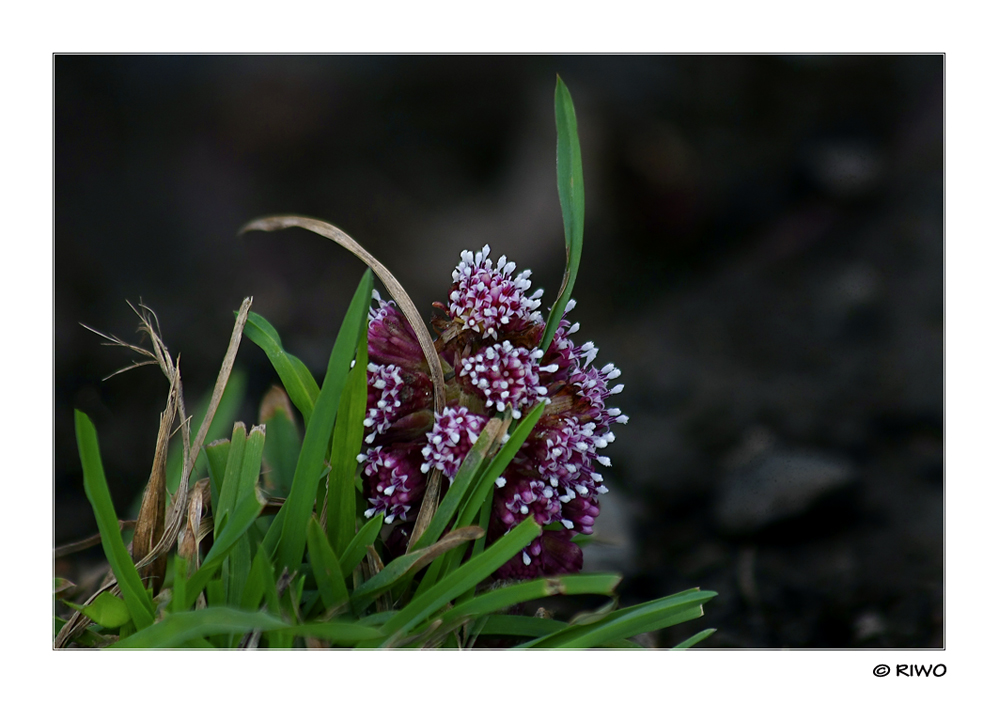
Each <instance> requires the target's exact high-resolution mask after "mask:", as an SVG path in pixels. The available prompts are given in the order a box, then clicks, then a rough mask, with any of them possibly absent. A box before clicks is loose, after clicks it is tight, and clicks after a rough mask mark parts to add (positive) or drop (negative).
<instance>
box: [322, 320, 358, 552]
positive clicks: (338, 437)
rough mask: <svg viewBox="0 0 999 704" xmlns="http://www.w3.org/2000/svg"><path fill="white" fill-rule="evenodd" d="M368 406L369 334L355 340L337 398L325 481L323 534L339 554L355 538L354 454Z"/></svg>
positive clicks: (355, 457)
mask: <svg viewBox="0 0 999 704" xmlns="http://www.w3.org/2000/svg"><path fill="white" fill-rule="evenodd" d="M367 406H368V336H367V334H361V335H360V336H358V339H357V356H356V357H355V362H354V368H353V369H351V370H350V373H349V374H348V375H347V384H346V386H345V387H344V390H343V396H341V398H340V408H339V410H337V421H336V425H334V426H333V448H332V450H331V452H330V473H329V478H328V480H327V494H328V495H327V499H326V502H327V505H326V535H327V537H328V538H329V542H330V546H331V547H332V548H333V550H334V551H335V552H336V554H337V555H342V554H343V551H344V550H346V549H347V545H348V544H349V543H350V541H351V539H352V538H353V537H354V520H355V516H356V513H357V491H356V490H355V489H354V474H355V471H356V470H357V455H358V454H359V453H360V452H361V444H362V443H363V442H364V416H365V413H366V411H367Z"/></svg>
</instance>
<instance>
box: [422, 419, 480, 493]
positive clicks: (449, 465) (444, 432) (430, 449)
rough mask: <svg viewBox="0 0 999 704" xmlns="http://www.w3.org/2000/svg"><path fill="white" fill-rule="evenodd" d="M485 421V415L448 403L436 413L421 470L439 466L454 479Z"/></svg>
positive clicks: (424, 470) (428, 434)
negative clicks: (442, 410) (441, 410)
mask: <svg viewBox="0 0 999 704" xmlns="http://www.w3.org/2000/svg"><path fill="white" fill-rule="evenodd" d="M485 425H486V417H485V416H480V415H479V414H477V413H472V412H471V411H469V410H468V409H467V408H465V407H464V406H448V407H447V408H445V409H444V412H443V413H435V414H434V427H433V429H432V430H431V431H430V432H429V433H427V444H426V445H424V446H423V450H422V453H423V457H424V458H425V461H424V462H423V464H422V465H420V471H422V472H423V473H424V474H426V473H427V472H429V471H430V470H432V469H439V470H440V471H442V472H443V473H444V476H445V477H447V478H448V479H451V480H453V479H454V475H455V474H457V472H458V467H460V466H461V463H462V461H463V460H464V459H465V455H467V454H468V451H469V450H470V449H472V445H474V444H475V441H476V440H478V438H479V433H481V432H482V429H483V428H484V427H485Z"/></svg>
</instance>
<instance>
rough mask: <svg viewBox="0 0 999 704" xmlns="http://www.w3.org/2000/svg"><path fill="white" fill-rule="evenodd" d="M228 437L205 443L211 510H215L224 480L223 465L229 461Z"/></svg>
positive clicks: (229, 443) (229, 442)
mask: <svg viewBox="0 0 999 704" xmlns="http://www.w3.org/2000/svg"><path fill="white" fill-rule="evenodd" d="M231 444H232V443H231V441H230V440H229V438H225V439H223V440H215V441H213V442H210V443H208V444H207V445H205V455H206V456H207V457H208V486H209V488H210V490H211V494H212V510H215V511H217V510H218V506H219V494H220V492H221V490H222V483H223V482H224V481H225V466H226V463H227V462H228V461H229V446H230V445H231Z"/></svg>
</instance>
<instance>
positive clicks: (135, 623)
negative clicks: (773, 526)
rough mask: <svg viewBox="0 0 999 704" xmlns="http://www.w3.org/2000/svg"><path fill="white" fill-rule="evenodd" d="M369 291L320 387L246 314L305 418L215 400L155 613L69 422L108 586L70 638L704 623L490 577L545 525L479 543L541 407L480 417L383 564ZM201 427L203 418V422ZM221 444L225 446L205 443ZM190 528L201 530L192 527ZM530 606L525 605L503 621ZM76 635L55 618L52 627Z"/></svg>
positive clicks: (443, 641) (266, 641) (569, 145)
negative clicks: (554, 608) (375, 485)
mask: <svg viewBox="0 0 999 704" xmlns="http://www.w3.org/2000/svg"><path fill="white" fill-rule="evenodd" d="M555 102H556V124H557V128H558V168H557V172H558V187H559V199H560V202H561V204H562V212H563V219H564V221H565V236H566V250H567V260H568V261H567V268H566V273H565V279H564V282H563V289H562V291H561V292H560V295H559V297H558V300H557V301H556V304H555V306H554V307H553V310H552V315H551V317H550V318H549V322H548V325H547V328H546V334H545V340H544V345H547V344H548V343H549V342H550V341H551V334H553V333H554V330H555V328H556V327H557V322H558V320H559V319H560V317H561V315H562V311H563V310H564V308H565V304H566V302H567V301H568V297H569V295H570V293H571V291H572V287H573V284H574V282H575V279H576V273H577V271H578V266H579V257H580V252H581V247H582V233H583V229H582V224H583V181H582V166H581V161H580V152H579V139H578V136H577V134H576V119H575V112H574V109H573V105H572V99H571V98H570V96H569V92H568V90H567V89H566V88H565V85H564V84H563V83H562V81H561V79H559V80H558V83H557V87H556V101H555ZM372 285H373V278H372V272H371V270H368V271H366V272H365V273H364V275H363V276H362V277H361V280H360V283H359V284H358V286H357V289H356V291H355V293H354V296H353V298H352V300H351V302H350V305H349V307H348V308H347V311H346V314H345V315H344V318H343V322H342V324H341V326H340V329H339V333H338V334H337V336H336V340H335V342H334V344H333V348H332V351H331V353H330V356H329V360H328V364H327V368H326V374H325V376H324V377H323V381H322V386H321V387H320V385H319V384H317V383H316V381H315V379H314V378H313V377H312V375H311V373H310V372H309V370H308V369H306V367H305V365H304V364H302V362H301V361H300V360H299V359H298V358H297V357H295V356H294V355H292V354H290V353H289V352H287V351H286V350H285V349H284V347H283V344H282V342H281V337H280V335H279V334H278V332H277V330H275V328H274V327H273V326H272V325H271V324H270V323H269V322H267V321H266V320H265V319H264V318H263V317H261V316H260V315H257V314H255V313H250V314H249V317H248V320H247V323H246V327H245V330H244V332H245V335H246V336H247V337H249V338H250V340H252V341H253V342H255V343H256V344H257V345H258V346H259V347H260V348H261V349H262V350H263V351H264V352H265V353H266V354H267V357H268V359H269V360H270V361H271V364H272V365H273V367H274V370H275V372H276V373H277V375H278V377H279V378H280V380H281V382H282V384H283V385H284V389H285V391H286V392H287V396H288V399H290V401H291V403H292V404H294V406H295V408H297V410H298V412H299V413H301V415H302V419H303V421H304V424H303V427H304V436H302V435H300V434H299V433H298V431H297V430H296V426H295V420H294V419H293V418H291V417H290V416H289V415H288V413H289V411H287V410H285V409H287V408H288V407H287V403H286V401H287V400H285V401H284V403H285V406H283V407H278V408H277V409H276V410H274V411H273V412H269V413H268V415H267V417H266V419H265V422H266V423H267V424H268V425H267V427H266V428H265V427H264V426H256V427H253V428H252V429H251V430H250V431H249V433H247V431H246V426H245V425H244V424H243V423H241V422H235V413H236V408H237V407H238V400H239V399H241V397H242V393H243V388H244V381H243V377H242V376H241V375H236V374H234V375H233V376H232V378H231V381H230V383H231V384H235V389H234V390H232V389H231V390H227V391H226V393H225V394H224V395H223V397H222V398H223V404H222V409H223V410H222V411H221V412H220V413H222V417H223V418H224V419H225V423H226V425H225V426H224V429H223V427H222V426H218V427H217V424H218V422H219V416H216V417H215V420H214V422H213V423H212V426H211V431H210V433H209V436H208V440H213V442H209V443H208V444H207V445H206V446H205V455H206V458H207V461H206V462H205V465H206V467H207V476H208V489H209V493H210V500H209V499H208V498H207V496H208V494H205V495H204V496H205V497H206V498H205V499H204V502H205V505H204V508H203V511H201V512H199V511H197V510H190V514H189V511H188V510H185V511H184V514H183V518H185V519H186V524H185V525H186V527H185V530H184V532H183V533H182V534H181V535H180V536H179V538H178V540H177V541H176V544H177V545H183V546H185V547H184V548H183V550H181V549H179V548H178V552H177V553H176V554H174V555H173V557H172V558H171V559H170V569H169V570H168V571H167V578H166V580H165V584H164V588H163V590H162V591H161V592H160V593H159V594H158V595H157V597H156V602H155V604H154V601H153V598H152V595H151V594H150V592H149V591H148V590H147V589H146V587H145V586H144V584H143V578H142V577H141V576H140V574H142V573H140V570H139V569H137V567H136V564H135V563H133V561H132V559H131V556H130V554H129V550H128V548H127V547H126V545H125V543H124V541H123V539H122V535H121V532H120V529H119V523H118V518H117V515H116V513H115V510H114V506H113V505H112V503H111V497H110V493H109V491H108V486H107V480H106V478H105V473H104V469H103V466H102V464H101V457H100V450H99V446H98V441H97V432H96V429H95V428H94V426H93V424H92V423H91V421H90V419H89V418H88V417H87V416H86V415H85V414H83V413H82V412H80V411H76V431H77V440H78V446H79V453H80V459H81V463H82V466H83V472H84V485H85V488H86V492H87V497H88V499H89V500H90V503H91V506H92V507H93V510H94V513H95V515H96V517H97V523H98V527H99V530H100V538H101V544H102V545H103V547H104V551H105V554H106V556H107V559H108V562H109V564H110V566H111V569H112V571H113V573H114V577H115V580H116V584H115V585H114V586H113V587H112V589H109V590H105V591H102V592H99V593H98V594H96V595H95V596H94V597H92V598H91V599H90V600H88V603H86V604H84V605H77V604H69V602H66V603H67V604H69V606H71V607H72V608H74V609H76V610H77V611H79V612H80V614H82V615H83V617H86V619H85V620H84V626H86V623H87V622H88V621H87V620H89V621H92V622H93V623H92V624H90V625H89V627H81V628H78V629H76V630H75V631H74V634H75V635H74V636H73V638H72V641H73V642H75V643H76V644H77V645H80V646H84V647H107V646H109V645H110V646H112V647H119V648H177V647H182V648H204V647H208V648H220V647H226V648H229V647H269V648H290V647H301V646H304V645H306V644H308V645H309V646H310V647H316V646H325V647H365V648H372V647H378V648H386V647H396V648H401V647H416V646H444V647H456V646H462V647H466V646H468V645H471V644H474V643H475V642H476V639H477V638H480V637H485V638H489V637H497V636H499V637H503V638H505V639H507V640H508V641H511V639H512V642H515V643H517V644H518V646H517V647H532V648H538V647H540V648H555V647H570V648H595V647H622V648H624V647H638V646H637V645H636V644H635V643H634V642H632V641H630V640H628V639H629V638H631V637H633V636H635V635H638V634H640V633H645V632H648V631H655V630H658V629H661V628H665V627H667V626H670V625H672V624H675V623H680V622H683V621H686V620H689V619H692V618H697V617H698V616H700V615H701V614H702V613H703V608H702V607H703V604H704V603H705V602H707V601H708V600H709V599H711V598H712V597H713V596H715V594H714V593H713V592H707V591H698V590H696V589H694V590H689V591H686V592H682V593H680V594H675V595H673V596H669V597H664V598H663V599H657V600H655V601H651V602H648V603H645V604H639V605H636V606H630V607H628V608H623V609H617V608H615V607H616V599H615V600H614V601H612V602H611V603H610V604H608V606H607V607H605V608H603V609H599V610H597V611H594V612H590V613H588V614H586V615H585V616H580V617H577V618H575V619H572V620H559V619H554V618H537V617H530V616H525V615H522V614H523V613H529V612H531V611H533V610H534V609H536V608H537V605H539V604H548V605H550V604H551V602H550V601H545V600H546V599H550V598H551V597H555V596H558V597H559V598H560V599H562V600H564V599H565V598H566V597H570V598H571V597H573V596H575V595H601V596H605V597H612V598H614V595H615V590H616V588H617V586H618V584H619V582H620V580H621V578H620V576H618V575H614V574H586V573H584V574H579V575H564V576H559V577H548V578H542V579H534V580H530V581H524V582H520V583H513V584H510V583H503V584H501V583H497V582H495V581H494V580H493V578H492V575H493V574H494V573H495V572H496V570H497V569H498V568H500V567H501V566H502V565H504V564H505V563H506V562H507V561H508V560H510V559H511V558H513V557H515V556H516V555H518V554H519V553H520V552H521V551H522V550H524V548H525V547H526V546H527V545H528V544H529V543H530V542H531V541H532V540H534V539H535V538H537V537H538V536H540V535H541V531H542V529H541V527H540V526H539V525H538V524H537V523H536V522H535V521H534V520H533V518H531V517H528V518H527V519H526V520H524V521H523V522H522V523H520V524H519V525H517V526H516V527H514V528H513V529H512V530H510V531H509V532H508V533H506V534H505V535H503V536H501V537H500V538H498V539H496V540H495V541H493V542H492V543H489V542H488V541H487V540H486V537H485V534H486V529H487V527H488V525H489V518H490V510H491V506H492V497H493V489H494V486H495V483H496V480H497V478H499V477H500V475H501V474H502V473H503V471H504V470H505V469H506V467H507V466H508V465H509V463H510V461H511V460H512V459H513V457H514V455H515V454H516V452H517V451H518V450H519V449H520V447H521V446H522V445H523V443H524V442H525V440H526V439H527V437H528V435H529V434H530V433H531V431H532V430H533V429H534V427H535V425H536V424H537V423H538V421H539V420H540V419H541V417H542V415H543V414H544V412H545V406H544V404H539V405H538V406H536V407H535V408H533V409H532V410H531V411H530V412H529V413H526V414H525V415H524V416H523V417H522V418H521V419H520V420H519V421H517V422H511V418H510V417H509V412H508V414H507V415H506V416H504V417H497V418H494V419H493V420H492V421H490V423H489V425H487V426H486V428H485V429H484V430H483V431H482V432H481V433H480V435H479V437H478V439H477V441H476V442H475V444H474V446H473V447H472V449H471V450H470V451H469V452H468V454H467V456H466V457H465V459H464V461H463V462H462V464H461V466H460V468H459V469H458V472H457V474H456V476H455V478H454V480H453V482H452V483H451V484H450V485H449V486H448V487H447V490H446V491H445V493H444V494H443V497H442V500H441V502H440V505H439V506H438V507H437V508H436V512H435V513H434V515H433V516H432V518H431V519H430V521H429V523H428V524H426V525H427V527H426V530H425V531H424V532H423V533H422V534H421V535H420V536H419V538H418V539H417V540H415V541H414V542H413V544H412V545H410V546H409V549H408V551H407V552H405V553H404V554H402V555H398V554H396V555H395V556H393V555H390V553H389V551H388V550H387V548H386V545H385V543H384V541H383V537H382V534H381V533H382V526H383V516H382V515H376V516H375V517H374V518H372V519H370V520H367V521H365V520H363V519H361V518H360V514H359V511H360V509H359V506H360V505H363V503H364V502H363V498H362V497H361V496H360V486H359V483H358V482H357V477H356V472H357V465H358V463H357V455H358V452H359V451H360V449H361V446H362V439H363V434H364V428H363V420H364V417H365V413H366V406H367V393H368V389H367V359H368V358H367V332H366V331H367V315H368V307H369V304H370V301H371V296H372ZM230 391H231V393H230ZM282 398H283V397H282ZM203 405H204V407H205V408H207V403H205V404H203ZM204 418H205V415H204V413H203V412H202V413H200V414H199V419H200V422H204ZM230 427H231V432H229V430H228V429H229V428H230ZM507 433H508V438H507V440H506V442H505V443H502V442H501V438H502V437H503V436H504V434H507ZM223 434H225V435H228V437H218V436H219V435H223ZM179 456H180V452H179V451H177V448H174V450H173V451H172V454H171V455H170V457H169V460H168V461H169V462H170V463H171V464H170V465H169V466H170V467H171V468H172V469H171V473H172V474H173V475H176V476H177V477H178V478H179V475H180V469H179V467H180V461H181V460H180V459H179ZM262 465H266V466H268V467H269V468H271V470H272V471H274V472H275V474H274V475H273V476H271V478H270V479H269V480H268V482H267V487H268V489H269V490H270V491H271V492H272V495H271V496H269V497H268V496H265V495H264V492H263V490H262V488H261V483H262V482H261V467H262ZM291 468H293V471H291ZM173 487H176V480H175V481H174V484H173ZM203 487H204V484H203V483H202V484H201V485H200V488H203ZM200 488H199V487H195V488H194V489H192V492H199V491H200ZM174 496H176V494H175V495H174ZM197 496H198V497H201V496H202V494H200V493H198V494H197ZM198 500H199V501H200V500H201V499H200V498H199V499H198ZM188 506H193V507H194V509H197V508H198V507H200V506H201V504H198V503H189V504H188ZM275 508H277V512H276V515H275ZM185 509H187V507H185ZM265 509H267V511H266V515H265ZM199 520H202V521H211V523H205V527H204V528H199V525H200V524H199V523H198V521H199ZM209 525H210V526H211V530H208V528H207V526H209ZM201 538H205V539H206V543H207V542H208V539H209V538H210V549H208V550H207V552H205V548H204V547H203V546H202V545H200V544H199V540H200V539H201ZM192 546H193V547H192ZM173 547H174V546H171V548H173ZM140 567H142V565H141V564H140ZM67 584H68V583H65V581H63V582H62V583H60V584H57V585H56V590H55V595H56V597H58V596H59V595H60V594H62V593H65V590H67V589H69V587H71V586H72V585H69V586H67ZM118 593H120V595H121V596H120V597H119V596H118V595H117V594H118ZM528 603H530V604H532V606H531V607H530V609H531V611H528V610H522V611H520V612H517V611H516V610H517V609H518V608H519V607H520V605H523V604H528ZM70 613H72V612H70ZM74 618H76V619H77V620H79V618H80V617H79V616H77V617H74ZM71 625H72V624H71V623H69V622H67V621H64V620H63V619H60V618H56V620H55V628H56V630H57V631H58V630H60V629H62V630H66V629H68V628H69V627H70V626H71ZM711 632H713V631H712V629H706V630H704V631H701V632H700V633H698V634H697V635H695V636H692V637H691V638H688V639H687V640H686V641H684V642H682V643H681V644H679V645H678V646H676V648H678V649H683V648H687V647H690V646H692V645H694V644H696V643H698V642H700V640H702V639H703V638H705V637H707V636H708V635H710V633H711Z"/></svg>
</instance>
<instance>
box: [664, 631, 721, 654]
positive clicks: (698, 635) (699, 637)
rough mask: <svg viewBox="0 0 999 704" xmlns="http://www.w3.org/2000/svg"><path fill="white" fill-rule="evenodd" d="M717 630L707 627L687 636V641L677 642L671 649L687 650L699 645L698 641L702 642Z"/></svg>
mask: <svg viewBox="0 0 999 704" xmlns="http://www.w3.org/2000/svg"><path fill="white" fill-rule="evenodd" d="M717 630H718V629H717V628H705V629H704V630H703V631H701V632H700V633H695V634H694V635H692V636H691V637H690V638H687V639H686V640H685V641H683V642H681V643H677V644H676V645H674V646H673V647H672V648H670V650H686V649H687V648H689V647H691V646H694V645H697V644H698V643H700V642H701V641H702V640H704V639H705V638H707V637H708V636H710V635H711V634H712V633H714V632H715V631H717Z"/></svg>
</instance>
